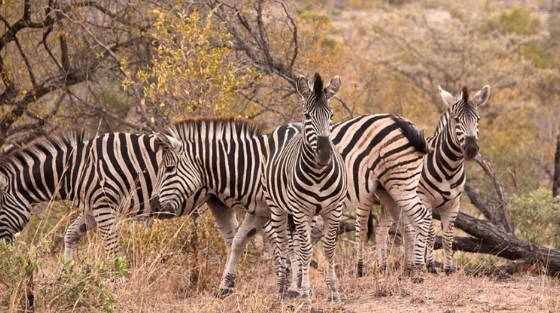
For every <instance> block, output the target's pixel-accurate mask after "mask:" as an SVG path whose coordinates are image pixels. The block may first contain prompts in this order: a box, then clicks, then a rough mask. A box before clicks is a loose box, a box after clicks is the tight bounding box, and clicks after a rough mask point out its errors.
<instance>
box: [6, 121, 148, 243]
mask: <svg viewBox="0 0 560 313" xmlns="http://www.w3.org/2000/svg"><path fill="white" fill-rule="evenodd" d="M86 138H87V137H86V136H85V135H84V133H83V132H82V133H70V134H68V135H62V136H59V137H55V138H52V139H40V140H37V141H36V142H34V143H33V144H30V145H29V146H27V147H25V148H23V149H20V150H18V151H15V152H13V153H11V154H9V155H7V156H5V157H4V158H3V159H2V162H1V164H0V238H7V239H8V240H11V237H12V235H13V234H15V233H17V232H19V231H21V230H22V229H23V227H24V226H25V225H26V224H27V222H28V221H29V218H30V215H31V214H30V212H31V207H32V205H33V204H36V203H40V202H44V201H51V200H72V201H73V205H74V206H76V207H78V208H80V209H83V210H84V211H85V213H86V214H93V213H95V212H94V211H95V210H97V209H99V208H105V207H109V209H106V210H108V211H111V210H112V211H120V212H124V213H130V214H143V213H146V212H150V211H151V204H150V199H151V198H152V192H153V185H152V181H155V178H156V174H157V171H158V156H157V152H156V149H155V136H154V135H135V134H126V133H110V134H105V135H102V136H100V137H98V138H95V139H92V140H89V141H88V140H87V139H86ZM113 213H115V212H113Z"/></svg>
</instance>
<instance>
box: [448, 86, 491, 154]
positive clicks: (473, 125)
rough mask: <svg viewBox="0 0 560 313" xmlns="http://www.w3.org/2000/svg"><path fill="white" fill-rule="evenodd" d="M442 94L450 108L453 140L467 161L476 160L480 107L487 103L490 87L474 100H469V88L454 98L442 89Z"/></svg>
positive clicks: (449, 123)
mask: <svg viewBox="0 0 560 313" xmlns="http://www.w3.org/2000/svg"><path fill="white" fill-rule="evenodd" d="M440 94H441V96H442V98H443V100H444V101H446V102H447V104H448V105H449V106H450V107H449V115H448V118H449V121H448V127H450V128H451V132H452V134H453V135H454V137H453V138H451V139H452V140H453V141H454V142H455V143H456V144H457V145H458V146H460V147H461V149H462V151H463V157H464V158H465V159H466V160H472V159H473V158H475V157H476V156H477V154H478V151H479V146H478V123H479V121H480V116H479V114H478V107H479V106H481V105H483V104H484V103H486V101H487V100H488V98H489V95H490V87H489V86H488V85H486V86H484V88H482V89H481V90H480V91H479V92H477V94H476V95H475V96H474V98H473V99H472V100H469V94H468V91H467V87H463V89H462V91H461V94H460V95H459V96H457V97H453V96H452V95H451V94H449V93H448V92H447V91H445V90H443V89H441V88H440Z"/></svg>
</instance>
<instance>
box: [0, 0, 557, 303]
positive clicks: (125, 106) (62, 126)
mask: <svg viewBox="0 0 560 313" xmlns="http://www.w3.org/2000/svg"><path fill="white" fill-rule="evenodd" d="M559 43H560V3H559V2H558V1H554V0H541V1H532V2H530V3H529V2H527V1H499V2H493V1H488V2H487V1H470V2H469V3H468V4H462V3H461V4H460V3H454V4H449V3H448V2H447V1H438V0H420V1H406V0H405V1H360V0H342V1H340V0H339V1H322V2H320V3H317V2H316V1H285V2H276V1H257V2H254V1H244V0H242V1H214V0H211V1H202V2H200V3H198V2H196V1H143V0H133V1H112V0H98V1H70V0H68V1H55V0H37V1H28V0H15V1H3V2H2V4H0V79H1V82H0V150H1V151H0V153H1V154H4V153H7V152H9V151H10V150H12V149H17V148H18V147H21V146H25V145H26V144H28V143H29V142H31V141H32V140H34V139H36V138H40V137H43V136H54V135H57V134H60V133H63V132H66V131H69V130H72V129H84V128H85V129H86V130H87V131H89V132H90V133H93V134H95V133H103V132H112V131H128V132H149V131H157V130H159V129H160V128H161V127H163V126H165V125H166V124H168V123H170V122H172V121H176V120H179V119H182V118H186V117H192V116H237V117H243V118H248V119H251V120H253V121H254V122H255V123H258V124H262V125H264V126H265V127H267V128H269V129H270V128H273V127H275V126H278V125H280V124H282V123H285V122H290V121H298V120H299V119H300V110H299V106H298V102H297V97H296V94H295V89H294V77H295V75H298V74H304V75H307V76H308V77H310V76H311V75H312V74H313V73H314V72H316V71H318V72H320V73H321V74H322V75H323V76H325V77H331V76H333V75H339V76H340V77H341V79H342V88H341V92H340V94H339V95H338V96H337V98H336V99H334V100H332V101H331V104H332V105H333V107H334V110H335V119H336V120H337V121H343V120H346V119H348V118H350V117H351V116H356V115H359V114H365V113H381V112H392V113H397V114H401V115H403V116H405V117H406V118H408V119H410V120H412V121H413V122H415V123H416V124H418V125H420V126H421V127H423V128H425V129H426V132H427V134H429V133H431V132H432V131H433V130H434V129H435V126H436V122H437V119H438V116H439V112H441V111H442V110H443V109H444V103H443V101H441V100H440V99H439V96H438V94H437V86H438V85H441V86H442V87H443V88H444V89H446V90H449V91H451V92H453V93H455V92H458V91H459V90H460V88H461V87H462V86H463V85H467V86H468V87H469V89H470V90H473V91H475V90H478V89H480V88H481V87H482V86H484V85H486V84H489V85H490V86H491V98H490V101H489V103H488V104H487V105H485V106H484V107H482V108H481V109H480V113H481V123H480V133H479V138H480V144H481V153H482V155H483V156H484V158H485V159H486V160H487V161H490V162H491V163H492V164H493V167H494V172H495V174H496V176H497V178H499V180H500V181H501V182H502V183H503V187H504V191H505V195H506V197H507V198H506V200H507V201H508V203H509V207H510V209H511V210H510V215H511V220H512V221H513V223H514V226H515V233H516V234H517V236H518V237H520V238H522V239H525V240H529V241H532V242H535V243H539V244H542V245H548V246H551V247H556V248H559V247H560V235H559V234H560V220H559V216H560V214H559V213H560V212H559V211H560V203H559V202H558V198H553V197H552V193H551V192H550V190H551V188H552V184H553V179H554V152H555V148H556V143H557V138H559V132H560V129H559V126H558V125H560V111H559V109H558V103H559V102H560V44H559ZM468 182H469V186H470V187H472V190H473V191H474V192H475V193H476V194H477V195H478V196H479V197H480V198H481V199H482V200H483V201H484V203H485V204H486V206H487V207H488V208H490V209H491V210H494V211H495V210H498V208H499V206H500V205H502V204H503V203H502V200H503V199H499V197H498V196H497V195H496V193H495V192H493V187H492V184H493V182H492V181H491V180H489V179H488V177H487V176H486V175H485V173H484V171H483V170H481V168H480V167H479V166H478V165H477V164H474V163H473V164H469V166H468ZM46 207H47V209H46V210H45V207H41V208H37V210H36V211H37V212H36V216H35V218H34V219H33V221H32V223H30V225H29V226H28V227H27V228H26V229H25V231H24V232H23V233H22V234H21V235H20V236H19V238H18V239H17V240H16V244H15V246H14V247H6V246H0V263H1V265H2V266H0V268H1V269H2V270H1V271H0V291H1V292H0V295H1V296H2V297H1V298H0V308H2V310H3V311H4V308H7V309H9V310H17V308H18V307H21V305H22V303H24V302H25V301H24V300H25V297H26V293H25V290H27V289H28V287H29V284H33V283H34V282H35V284H36V285H38V286H39V288H37V286H35V288H34V289H35V290H37V289H40V290H41V293H38V294H36V295H35V296H36V298H37V299H36V303H37V307H40V308H44V309H45V310H47V311H49V310H51V311H58V310H83V311H88V310H91V309H92V308H95V310H100V311H111V310H115V308H117V310H122V308H123V307H126V305H127V304H130V302H134V300H131V299H133V297H132V295H130V294H127V293H126V290H123V289H122V288H121V287H122V286H123V285H122V283H120V282H119V279H121V278H123V277H126V279H128V281H130V284H131V285H134V286H135V287H134V288H137V291H138V292H139V293H142V290H146V292H147V293H148V294H150V293H153V290H154V289H153V288H154V286H159V287H161V288H160V289H157V290H158V292H162V293H165V294H171V295H173V296H179V297H188V296H189V295H193V294H194V293H197V292H211V289H212V287H214V286H216V285H217V281H218V279H219V276H220V273H221V270H222V269H223V262H224V261H225V251H224V247H223V244H222V243H221V239H220V238H219V236H218V235H217V234H218V232H216V231H215V229H214V225H213V222H212V221H211V218H210V217H209V215H208V214H206V213H204V210H202V211H201V213H200V216H199V214H198V213H197V214H196V218H188V219H181V220H172V221H165V222H156V223H155V224H154V226H153V227H152V228H146V227H145V225H144V224H142V223H139V222H130V221H125V222H124V223H123V225H122V227H121V228H122V233H123V235H122V237H121V240H122V243H121V245H122V246H123V247H124V257H125V259H126V261H122V260H120V261H119V259H117V260H116V261H115V262H105V261H106V260H107V258H106V256H104V255H103V253H102V250H101V248H100V245H99V243H100V240H99V238H97V235H96V234H93V233H92V234H89V237H88V239H87V240H84V242H83V243H82V244H81V245H80V257H79V258H78V261H77V264H76V270H75V271H73V273H72V274H71V275H69V276H66V277H64V278H63V279H62V281H61V282H59V283H56V280H57V278H58V274H59V269H60V267H61V266H62V263H61V262H60V260H59V258H60V255H61V245H62V240H61V238H62V236H63V232H64V229H65V228H66V227H67V226H68V225H69V223H70V221H71V220H72V219H71V218H72V217H75V216H76V214H77V212H75V210H73V209H72V208H70V207H69V205H68V204H66V203H49V204H48V205H47V206H46ZM463 210H464V211H467V212H470V213H471V214H476V215H479V216H482V215H481V214H480V213H479V212H478V211H476V210H475V209H474V208H473V207H472V206H471V205H470V203H469V201H468V200H467V198H466V197H464V201H463ZM251 245H252V246H251V247H249V249H248V252H247V255H246V258H244V260H243V262H242V269H241V274H240V276H241V277H242V278H241V279H249V278H250V276H251V271H250V270H248V269H249V268H251V266H254V264H255V262H259V261H258V260H262V259H263V257H262V256H259V257H253V255H254V254H258V255H261V246H262V245H261V244H256V243H254V242H253V243H251ZM341 251H343V254H342V255H343V257H342V259H341V263H343V264H346V263H345V262H348V261H343V260H345V259H346V258H350V256H351V254H352V251H351V249H350V248H348V249H346V248H342V249H341ZM178 252H179V253H178ZM264 259H266V258H265V257H264ZM461 260H463V259H462V258H461ZM471 260H472V261H473V262H475V261H476V260H477V259H476V257H473V258H471ZM461 262H462V261H461ZM350 263H351V262H350ZM348 267H351V265H350V264H348ZM140 273H142V274H140ZM177 273H179V274H180V275H178V274H177ZM271 275H272V274H271ZM349 275H351V274H349ZM131 276H132V277H131ZM169 277H172V278H169ZM271 277H272V276H271ZM33 278H35V279H33ZM162 281H164V283H162ZM270 284H271V285H272V283H270ZM26 286H27V287H26ZM26 288H27V289H26ZM124 289H126V288H124ZM153 296H154V299H160V297H161V295H153ZM245 300H246V299H245ZM22 301H23V302H22ZM143 301H146V302H145V303H149V302H150V301H149V297H148V298H147V300H143ZM241 301H244V300H241ZM257 302H258V301H257ZM145 305H147V307H150V306H149V304H145ZM264 305H266V303H265V304H264ZM148 310H149V309H148ZM171 310H172V309H171ZM254 310H255V311H259V309H258V307H255V308H254Z"/></svg>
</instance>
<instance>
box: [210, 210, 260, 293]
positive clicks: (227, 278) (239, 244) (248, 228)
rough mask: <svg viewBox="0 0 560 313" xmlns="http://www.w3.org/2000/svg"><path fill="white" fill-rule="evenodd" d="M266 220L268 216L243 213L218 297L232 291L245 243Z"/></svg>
mask: <svg viewBox="0 0 560 313" xmlns="http://www.w3.org/2000/svg"><path fill="white" fill-rule="evenodd" d="M268 220H269V218H268V217H262V216H256V215H253V214H249V213H246V214H245V219H244V220H243V224H241V227H240V228H239V230H238V231H237V233H236V234H235V236H234V237H233V241H232V244H231V249H230V252H229V253H228V255H229V257H228V258H227V264H226V268H225V270H224V274H223V276H222V280H221V282H220V286H219V290H218V293H217V296H218V297H225V296H227V295H229V294H230V293H231V292H232V291H233V288H234V287H235V276H236V275H237V263H238V262H239V258H240V257H241V254H242V253H243V251H244V250H245V245H246V244H247V241H248V240H249V238H251V237H252V236H254V235H255V234H256V233H258V232H259V231H260V230H261V229H262V228H263V226H264V224H266V222H267V221H268Z"/></svg>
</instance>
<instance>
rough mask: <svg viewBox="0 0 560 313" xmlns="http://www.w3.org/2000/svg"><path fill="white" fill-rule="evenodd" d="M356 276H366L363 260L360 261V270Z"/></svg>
mask: <svg viewBox="0 0 560 313" xmlns="http://www.w3.org/2000/svg"><path fill="white" fill-rule="evenodd" d="M356 276H358V277H364V263H363V262H361V261H358V271H357V273H356Z"/></svg>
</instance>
